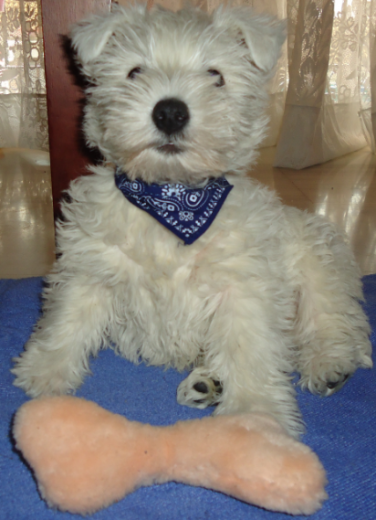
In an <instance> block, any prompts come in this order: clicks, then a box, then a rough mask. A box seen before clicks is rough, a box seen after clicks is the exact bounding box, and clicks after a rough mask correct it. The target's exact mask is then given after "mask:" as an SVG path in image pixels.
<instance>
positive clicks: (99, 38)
mask: <svg viewBox="0 0 376 520" xmlns="http://www.w3.org/2000/svg"><path fill="white" fill-rule="evenodd" d="M284 27H285V26H284V23H283V22H280V21H278V20H276V19H275V18H273V17H270V16H268V15H254V14H253V13H252V12H251V11H250V10H249V9H248V8H238V9H223V8H220V9H218V10H217V11H215V12H214V13H213V14H212V15H208V14H205V13H203V12H202V11H200V10H198V9H194V8H187V9H183V10H181V11H179V12H177V13H173V12H170V11H166V10H163V9H161V8H154V9H152V10H151V11H148V10H147V9H146V7H145V6H141V5H135V6H133V7H129V8H123V7H114V9H113V11H112V12H111V13H104V14H101V15H97V16H93V17H92V18H90V19H89V20H86V21H83V22H81V23H80V24H78V25H76V26H75V27H74V28H73V30H72V35H71V37H72V42H73V46H74V48H75V50H76V52H77V59H78V61H79V64H80V66H81V68H82V72H83V73H84V74H85V76H86V77H87V79H88V82H89V86H88V88H87V97H88V101H87V105H86V109H85V120H84V131H85V134H86V137H87V140H88V143H89V145H91V146H95V147H98V148H99V150H100V151H101V152H102V154H103V155H104V156H105V158H106V159H107V160H109V161H112V162H114V163H116V164H117V165H118V166H120V167H121V168H122V169H123V170H125V171H127V173H128V176H129V177H130V178H133V179H134V178H142V179H143V180H145V181H147V182H159V181H180V182H185V183H189V184H194V183H197V182H200V181H202V180H203V179H205V178H206V177H208V176H211V177H213V176H214V177H215V176H220V175H222V174H223V173H225V172H228V171H231V172H235V173H236V172H243V171H245V170H246V169H247V167H248V166H249V165H250V163H252V161H253V160H254V157H255V149H256V148H257V146H258V145H259V144H260V142H261V141H262V139H263V137H264V134H265V131H266V127H267V123H268V120H267V117H266V115H265V108H266V104H267V100H268V97H267V92H266V90H267V89H266V83H267V81H268V80H269V79H270V77H271V75H272V71H273V67H274V65H275V63H276V61H277V59H278V57H279V54H280V48H281V45H282V43H283V41H284V32H285V31H284Z"/></svg>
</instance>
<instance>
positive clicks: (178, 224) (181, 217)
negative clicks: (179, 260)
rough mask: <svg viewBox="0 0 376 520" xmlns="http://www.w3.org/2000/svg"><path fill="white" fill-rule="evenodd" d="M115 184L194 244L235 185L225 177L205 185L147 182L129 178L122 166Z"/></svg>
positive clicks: (186, 241)
mask: <svg viewBox="0 0 376 520" xmlns="http://www.w3.org/2000/svg"><path fill="white" fill-rule="evenodd" d="M115 184H116V186H117V187H118V188H119V190H120V191H121V192H122V193H123V195H124V196H125V197H126V198H127V199H128V200H129V202H131V203H132V204H134V205H135V206H137V207H138V208H140V209H142V210H144V211H146V212H147V213H149V215H151V216H152V217H154V218H155V219H156V220H158V222H160V223H161V224H162V225H163V226H165V227H166V228H167V229H169V230H170V231H172V232H173V233H174V234H175V235H176V236H177V237H179V238H180V239H182V240H183V241H184V242H185V244H192V243H193V242H194V241H195V240H197V239H198V238H199V237H200V236H201V235H202V234H204V233H205V231H206V230H207V229H208V228H209V226H210V225H211V223H212V222H213V220H214V219H215V217H216V216H217V214H218V212H219V210H220V209H221V207H222V204H223V203H224V201H225V200H226V197H227V195H228V194H229V193H230V191H231V190H232V188H233V186H231V184H229V183H228V182H227V180H226V179H225V178H224V177H220V178H213V179H210V180H209V181H208V183H207V184H206V185H205V186H204V187H203V188H191V187H188V186H185V185H184V184H154V183H153V184H147V183H146V182H143V181H142V180H140V179H136V180H134V181H132V180H130V179H128V177H127V175H126V173H125V172H123V171H122V170H120V169H119V168H118V169H117V170H116V173H115Z"/></svg>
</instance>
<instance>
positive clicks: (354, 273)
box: [296, 214, 372, 396]
mask: <svg viewBox="0 0 376 520" xmlns="http://www.w3.org/2000/svg"><path fill="white" fill-rule="evenodd" d="M302 218H303V234H302V237H301V246H300V247H299V249H300V254H301V251H304V252H305V253H304V255H302V256H301V259H300V260H299V262H298V272H299V273H300V275H299V276H300V280H299V281H298V284H297V285H298V287H299V297H298V311H297V320H296V343H297V344H298V345H300V351H299V353H298V358H297V370H298V371H299V372H300V374H301V380H300V385H301V386H302V387H303V388H308V389H309V390H310V391H311V392H313V393H317V394H321V395H324V396H328V395H331V394H332V393H333V392H335V391H337V390H339V389H340V388H341V387H342V386H343V385H344V383H345V382H346V381H347V380H348V378H349V376H351V375H352V374H353V373H354V372H355V370H356V369H357V368H358V367H362V368H370V367H372V360H371V343H370V341H369V338H368V336H369V333H370V328H369V325H368V322H367V318H366V316H365V314H364V312H363V309H362V307H361V305H360V303H359V300H361V299H362V296H363V295H362V287H361V281H360V273H359V269H358V267H357V266H356V263H355V261H354V257H353V255H352V253H351V251H350V249H349V247H348V246H347V244H346V243H345V241H344V239H343V237H342V235H341V234H339V233H338V232H337V230H336V229H335V228H334V227H333V226H332V225H331V224H330V223H327V222H326V221H324V220H322V219H320V218H318V217H315V216H312V215H305V214H303V216H302Z"/></svg>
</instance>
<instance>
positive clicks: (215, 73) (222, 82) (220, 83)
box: [208, 69, 225, 87]
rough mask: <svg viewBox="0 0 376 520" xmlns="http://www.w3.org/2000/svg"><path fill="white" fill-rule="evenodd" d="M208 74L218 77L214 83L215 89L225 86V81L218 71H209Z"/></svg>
mask: <svg viewBox="0 0 376 520" xmlns="http://www.w3.org/2000/svg"><path fill="white" fill-rule="evenodd" d="M208 73H209V74H210V76H218V81H217V82H216V83H215V86H216V87H223V85H224V84H225V80H224V78H223V76H222V74H221V73H220V72H219V71H218V70H215V69H209V70H208Z"/></svg>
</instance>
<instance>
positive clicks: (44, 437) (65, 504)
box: [13, 396, 326, 514]
mask: <svg viewBox="0 0 376 520" xmlns="http://www.w3.org/2000/svg"><path fill="white" fill-rule="evenodd" d="M13 433H14V437H15V439H16V445H17V448H18V449H20V450H21V451H22V453H23V455H24V457H25V458H26V460H27V461H28V462H29V464H30V465H31V467H32V468H33V470H34V472H35V476H36V478H37V481H38V485H39V490H40V492H41V495H42V497H43V498H44V499H45V500H46V501H47V502H48V504H49V505H50V506H55V507H58V508H59V509H61V510H62V511H70V512H72V513H81V514H87V513H93V512H95V511H97V510H98V509H101V508H103V507H106V506H109V505H110V504H111V503H113V502H115V501H118V500H120V499H121V498H123V497H124V496H125V495H127V494H128V493H131V492H132V491H134V490H135V489H137V488H138V487H140V486H148V485H151V484H161V483H163V482H168V481H170V480H173V481H176V482H183V483H186V484H191V485H193V486H202V487H206V488H209V489H214V490H217V491H221V492H223V493H227V494H229V495H232V496H234V497H236V498H239V499H241V500H243V501H245V502H249V503H251V504H255V505H258V506H261V507H264V508H267V509H271V510H273V511H284V512H287V513H291V514H311V513H313V512H314V511H316V510H317V509H319V508H320V507H321V504H322V502H323V500H325V498H326V493H325V491H324V485H325V483H326V479H325V472H324V470H323V468H322V466H321V464H320V462H319V460H318V459H317V457H316V455H315V454H314V453H312V452H311V450H310V449H309V448H308V447H307V446H305V445H304V444H301V443H299V442H298V441H296V440H295V439H293V438H292V437H290V436H289V435H287V434H286V432H285V431H284V430H283V428H282V427H281V426H280V425H279V424H278V423H277V422H276V421H275V420H274V419H273V418H272V417H270V416H268V415H263V414H249V415H223V416H217V417H206V418H204V419H196V420H192V421H186V422H179V423H177V424H175V425H173V426H165V427H156V426H150V425H148V424H141V423H138V422H132V421H128V420H127V419H125V418H124V417H122V416H120V415H115V414H113V413H110V412H108V411H106V410H104V409H103V408H101V407H99V406H98V405H96V404H95V403H92V402H89V401H85V400H84V399H79V398H77V397H70V396H66V397H51V398H41V399H36V400H33V401H29V402H27V403H26V404H24V405H23V406H22V407H21V408H20V410H19V411H18V413H17V415H16V418H15V425H14V430H13Z"/></svg>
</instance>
